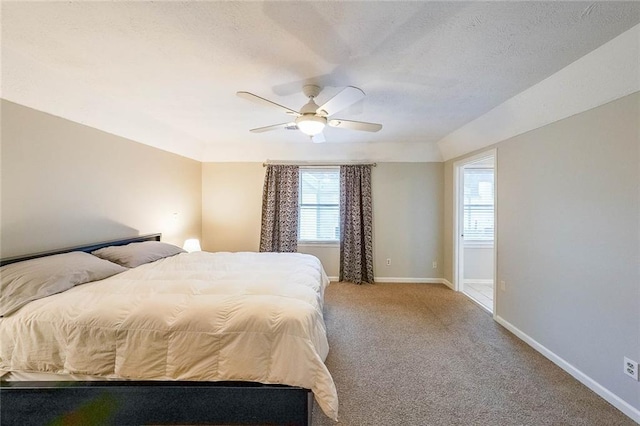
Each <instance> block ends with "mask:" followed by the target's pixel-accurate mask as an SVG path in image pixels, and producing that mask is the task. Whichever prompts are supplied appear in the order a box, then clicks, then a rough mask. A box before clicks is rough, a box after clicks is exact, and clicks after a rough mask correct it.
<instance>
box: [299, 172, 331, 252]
mask: <svg viewBox="0 0 640 426" xmlns="http://www.w3.org/2000/svg"><path fill="white" fill-rule="evenodd" d="M298 196H299V210H300V216H299V220H298V240H299V241H301V242H337V241H339V240H340V168H338V167H331V168H302V167H301V168H300V189H299V195H298Z"/></svg>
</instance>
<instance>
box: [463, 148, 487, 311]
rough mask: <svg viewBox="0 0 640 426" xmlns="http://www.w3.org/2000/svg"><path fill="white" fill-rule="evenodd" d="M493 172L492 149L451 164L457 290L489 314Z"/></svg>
mask: <svg viewBox="0 0 640 426" xmlns="http://www.w3.org/2000/svg"><path fill="white" fill-rule="evenodd" d="M495 171H496V152H495V150H492V151H489V152H485V153H482V154H479V155H476V156H473V157H470V158H467V159H464V160H461V161H460V162H457V163H456V164H455V165H454V172H455V176H456V178H457V179H456V180H457V182H456V185H455V188H456V194H455V199H456V221H455V222H456V227H455V228H456V233H455V236H456V237H455V253H456V255H455V261H456V267H455V270H456V277H455V281H456V290H458V291H461V292H462V293H464V294H465V295H466V296H468V297H469V298H470V299H471V300H473V301H474V302H475V303H477V304H478V305H480V306H481V307H482V308H484V309H485V310H487V311H488V312H490V313H493V312H494V311H495V301H496V297H495V296H496V288H495V267H496V261H495V259H496V244H495V242H496V241H495V228H496V227H495V222H496V214H495V211H496V209H495V206H496V197H495V194H496V191H495V189H496V179H495V175H496V173H495Z"/></svg>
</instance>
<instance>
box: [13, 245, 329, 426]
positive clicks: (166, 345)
mask: <svg viewBox="0 0 640 426" xmlns="http://www.w3.org/2000/svg"><path fill="white" fill-rule="evenodd" d="M159 241H160V235H159V234H154V235H149V236H143V237H136V238H131V239H125V240H117V241H109V242H105V243H98V244H92V245H88V246H82V247H74V248H70V249H63V250H58V251H54V252H48V253H40V254H36V255H30V256H23V257H19V258H12V259H5V260H2V261H1V263H0V265H10V264H12V263H14V265H13V266H20V265H23V264H26V263H25V262H23V263H17V262H20V261H24V260H30V259H39V261H44V260H50V259H53V258H54V257H53V256H56V255H60V256H70V255H71V254H73V255H77V252H84V253H81V254H82V255H83V257H82V258H83V259H84V258H85V257H87V256H89V258H88V260H89V261H90V262H94V260H93V258H94V256H93V255H88V254H85V253H95V254H98V255H100V253H101V252H103V251H105V250H107V251H109V250H116V251H117V250H120V248H128V247H131V246H132V243H133V245H135V244H141V243H142V244H148V245H151V244H154V243H157V244H158V245H161V244H162V243H160V242H159ZM167 246H168V245H167ZM145 247H147V246H145ZM174 249H177V250H176V251H178V253H177V254H172V255H167V256H165V257H161V258H158V259H157V260H155V258H152V259H153V261H148V260H149V259H146V260H143V261H142V264H139V265H138V263H135V262H137V261H139V259H137V258H135V256H134V258H133V260H134V262H133V263H130V264H128V265H126V266H133V267H131V268H123V270H122V271H121V272H117V273H113V272H114V271H111V272H110V273H113V274H112V275H111V276H109V277H107V278H104V279H98V280H95V281H90V282H87V283H84V284H82V285H75V286H72V287H71V288H68V289H66V290H64V291H58V292H56V293H55V294H51V295H48V296H46V297H42V298H39V299H37V300H31V301H29V302H28V303H26V304H24V305H23V306H21V307H18V308H16V310H15V311H14V312H11V313H9V314H7V315H4V317H2V318H0V343H1V344H0V374H2V377H3V380H2V382H1V383H0V398H1V401H2V404H1V405H2V408H1V412H0V415H1V416H2V417H1V418H2V422H3V423H5V422H6V423H7V424H12V423H14V422H16V423H19V424H43V423H50V422H51V421H55V420H60V419H63V420H64V419H67V418H68V417H69V416H71V419H72V421H73V420H74V419H75V420H78V419H80V420H79V421H80V423H87V422H88V420H87V419H89V420H91V421H94V420H96V419H98V423H105V424H150V423H155V424H198V423H200V424H203V423H207V424H223V423H224V424H229V423H233V424H309V423H310V418H311V407H312V403H313V400H312V397H313V398H315V401H316V402H317V403H318V405H319V406H320V408H321V409H322V410H323V411H324V413H325V414H326V415H327V416H328V417H330V418H332V419H334V420H335V419H337V410H338V401H337V393H336V389H335V385H334V383H333V380H332V378H331V375H330V374H329V371H328V370H327V368H326V366H325V364H324V359H325V358H326V356H327V353H328V349H329V348H328V343H327V338H326V328H325V324H324V319H323V312H322V309H323V295H324V289H325V287H326V285H327V284H328V279H327V277H326V274H325V273H324V270H323V269H322V265H321V264H320V262H319V261H318V260H317V259H316V258H315V257H313V256H309V255H304V254H297V253H287V254H285V253H207V252H194V253H186V252H185V253H183V252H182V250H180V249H179V248H176V247H175V246H174ZM64 253H66V254H64ZM118 253H121V252H118ZM109 254H113V253H111V252H109V253H107V256H106V257H105V258H104V259H100V261H101V262H102V261H103V262H106V263H111V262H110V261H108V260H106V259H109V260H113V261H114V263H113V264H114V265H115V264H116V263H118V262H120V261H121V260H122V258H117V257H116V258H115V259H113V258H109V256H108V255H109ZM78 256H79V255H78ZM131 260H132V259H131V258H126V259H125V261H131ZM123 265H125V264H123ZM113 268H115V267H113ZM116 270H117V269H116ZM3 280H4V279H3ZM3 282H4V281H3ZM58 290H59V289H58ZM9 311H10V310H9ZM43 379H44V380H43ZM74 416H75V417H74Z"/></svg>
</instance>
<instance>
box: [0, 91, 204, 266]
mask: <svg viewBox="0 0 640 426" xmlns="http://www.w3.org/2000/svg"><path fill="white" fill-rule="evenodd" d="M1 109H2V111H1V114H2V116H1V117H2V133H1V136H2V141H1V142H2V145H1V148H2V151H1V154H2V158H1V165H2V170H1V172H0V178H1V201H2V205H1V208H0V210H1V219H0V226H1V227H0V234H1V235H0V242H1V245H0V256H2V257H8V256H14V255H21V254H27V253H33V252H38V251H45V250H50V249H55V248H61V247H68V246H74V245H79V244H84V243H91V242H95V241H103V240H110V239H116V238H121V237H129V236H134V235H138V234H148V233H157V232H161V233H162V238H163V240H164V241H167V242H170V243H174V244H178V245H182V243H183V242H184V240H185V239H186V238H189V237H194V238H199V237H200V232H201V215H202V208H201V187H200V185H201V163H200V162H198V161H194V160H190V159H187V158H184V157H181V156H178V155H176V154H171V153H168V152H165V151H161V150H158V149H156V148H152V147H149V146H147V145H143V144H140V143H137V142H134V141H131V140H128V139H124V138H121V137H118V136H114V135H111V134H109V133H105V132H102V131H100V130H96V129H94V128H91V127H88V126H84V125H82V124H78V123H74V122H71V121H68V120H65V119H62V118H59V117H55V116H52V115H49V114H46V113H43V112H40V111H36V110H33V109H31V108H27V107H25V106H21V105H18V104H15V103H12V102H8V101H5V100H2V104H1Z"/></svg>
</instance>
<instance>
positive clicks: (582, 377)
mask: <svg viewBox="0 0 640 426" xmlns="http://www.w3.org/2000/svg"><path fill="white" fill-rule="evenodd" d="M495 320H496V321H497V322H498V324H500V325H502V326H503V327H504V328H506V329H507V330H509V331H510V332H512V333H513V334H515V335H516V336H518V337H519V338H520V339H521V340H523V341H524V342H525V343H527V344H528V345H529V346H531V347H532V348H533V349H535V350H536V351H538V352H540V353H541V354H542V355H544V356H545V357H547V358H548V359H549V360H550V361H551V362H553V363H554V364H556V365H557V366H558V367H560V368H562V369H563V370H564V371H566V372H567V373H569V374H571V375H572V376H573V377H574V378H575V379H576V380H578V381H579V382H580V383H582V384H583V385H585V386H586V387H588V388H589V389H591V390H592V391H594V392H595V393H597V394H598V395H600V396H601V397H602V398H604V399H605V400H606V401H607V402H609V403H610V404H611V405H613V406H614V407H616V408H617V409H618V410H620V411H622V412H623V413H624V414H625V415H627V416H629V418H631V420H634V421H635V422H636V423H640V410H638V409H637V408H635V407H633V406H631V404H629V403H628V402H626V401H624V400H623V399H621V398H620V397H619V396H617V395H616V394H614V393H613V392H611V391H610V390H609V389H607V388H605V387H604V386H602V385H601V384H600V383H598V382H596V381H595V380H593V379H592V378H591V377H589V376H587V375H586V374H584V373H583V372H582V371H580V370H578V369H577V368H576V367H574V366H573V365H571V364H569V363H568V362H567V361H565V360H564V359H562V358H560V357H559V356H558V355H556V354H555V353H553V352H551V351H550V350H549V349H547V348H546V347H544V346H543V345H541V344H540V343H538V342H537V341H536V340H534V339H533V338H532V337H530V336H529V335H527V334H525V333H524V332H523V331H522V330H520V329H518V328H517V327H516V326H514V325H513V324H511V323H510V322H509V321H507V320H505V319H504V318H502V317H500V316H499V315H496V316H495Z"/></svg>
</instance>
